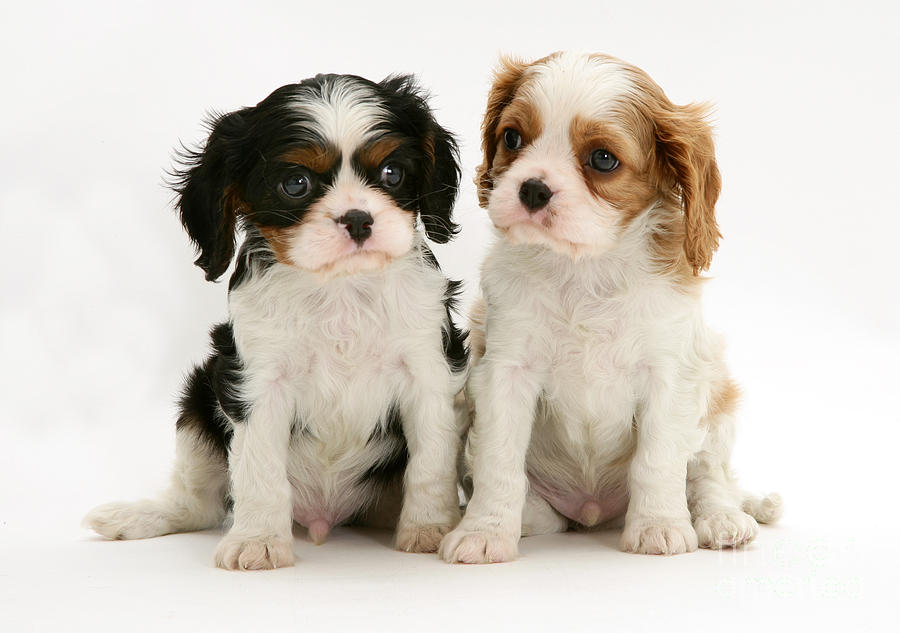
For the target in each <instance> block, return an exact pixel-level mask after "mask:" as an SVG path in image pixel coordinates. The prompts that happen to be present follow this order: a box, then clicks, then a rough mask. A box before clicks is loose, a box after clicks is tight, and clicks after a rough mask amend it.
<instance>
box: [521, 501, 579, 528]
mask: <svg viewBox="0 0 900 633" xmlns="http://www.w3.org/2000/svg"><path fill="white" fill-rule="evenodd" d="M568 529H569V520H568V519H567V518H566V517H564V516H563V515H561V514H560V513H559V512H557V511H556V510H554V509H553V506H551V505H550V504H549V503H547V500H546V499H544V498H543V497H542V496H541V495H539V494H538V493H536V492H535V491H534V490H529V491H528V494H527V496H526V497H525V508H524V509H523V510H522V536H539V535H541V534H555V533H556V532H565V531H566V530H568Z"/></svg>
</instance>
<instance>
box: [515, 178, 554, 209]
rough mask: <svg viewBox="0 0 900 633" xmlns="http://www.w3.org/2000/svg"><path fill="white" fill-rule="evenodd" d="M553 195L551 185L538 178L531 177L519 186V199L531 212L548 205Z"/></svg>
mask: <svg viewBox="0 0 900 633" xmlns="http://www.w3.org/2000/svg"><path fill="white" fill-rule="evenodd" d="M552 197H553V192H552V191H550V187H548V186H547V185H545V184H544V182H543V181H542V180H538V179H537V178H529V179H528V180H526V181H525V182H523V183H522V186H521V187H519V200H520V201H521V202H522V204H523V205H525V208H526V209H528V212H529V213H535V212H536V211H540V210H541V209H543V208H544V207H546V206H547V203H548V202H550V198H552Z"/></svg>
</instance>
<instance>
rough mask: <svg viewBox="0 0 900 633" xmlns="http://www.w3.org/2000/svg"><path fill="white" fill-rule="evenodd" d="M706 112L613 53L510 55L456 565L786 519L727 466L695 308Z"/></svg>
mask: <svg viewBox="0 0 900 633" xmlns="http://www.w3.org/2000/svg"><path fill="white" fill-rule="evenodd" d="M704 113H705V111H704V108H703V107H700V106H697V105H689V106H676V105H673V104H672V102H670V101H669V99H668V98H666V95H665V94H664V93H663V91H662V90H661V89H660V88H659V87H658V86H657V85H656V84H655V83H654V82H653V81H652V80H651V79H650V78H649V77H648V76H647V75H646V74H645V73H644V72H642V71H641V70H639V69H638V68H635V67H634V66H631V65H628V64H626V63H623V62H621V61H619V60H617V59H614V58H611V57H606V56H601V55H586V56H577V55H572V54H566V53H557V54H554V55H551V56H549V57H547V58H545V59H542V60H539V61H537V62H535V63H531V64H527V63H520V62H517V61H513V60H504V61H503V62H502V63H501V67H500V68H499V70H498V71H497V73H496V81H495V83H494V85H493V88H492V90H491V92H490V96H489V98H488V107H487V112H486V114H485V118H484V124H483V133H484V136H483V143H482V145H483V151H484V163H483V164H482V166H481V167H480V169H479V171H478V175H477V185H478V195H479V199H480V202H481V205H482V206H484V207H486V208H487V210H488V213H489V214H490V218H491V220H492V222H493V224H494V226H495V227H496V228H497V231H498V232H499V234H500V236H501V237H502V239H500V240H498V242H497V243H496V244H495V245H494V247H493V248H492V250H491V251H490V254H489V255H488V257H487V259H486V261H485V262H484V266H483V269H482V279H481V285H482V290H483V297H484V303H483V304H482V305H481V306H480V308H477V309H476V314H475V318H474V319H473V321H474V325H473V327H474V329H475V331H473V337H472V349H473V351H474V352H475V353H474V354H473V356H480V359H475V360H474V362H476V363H477V364H476V365H475V366H474V368H473V370H472V373H471V377H470V380H469V383H468V387H467V390H468V396H469V398H470V403H471V404H473V405H474V414H475V419H474V422H473V427H472V430H471V433H470V436H469V445H468V448H467V452H468V453H469V457H470V460H471V468H472V473H471V475H472V479H473V483H474V495H473V496H472V497H471V500H470V502H469V505H468V508H467V511H466V515H465V517H464V518H463V520H462V522H461V523H460V525H459V526H458V527H457V528H456V529H455V530H454V531H453V532H451V533H450V534H449V535H447V537H445V538H444V541H443V543H442V545H441V555H442V556H443V558H444V559H446V560H447V561H451V562H457V561H458V562H468V563H481V562H497V561H505V560H510V559H512V558H514V557H515V556H516V553H517V543H518V539H519V536H520V533H524V534H526V535H527V534H540V533H546V532H555V531H562V530H565V529H567V528H568V527H569V526H570V525H582V526H594V525H599V524H603V523H606V524H609V523H610V522H612V521H613V520H615V519H617V518H621V517H622V515H624V532H623V534H622V539H621V547H622V548H623V549H624V550H627V551H630V552H641V553H647V554H676V553H680V552H687V551H690V550H693V549H695V548H696V547H697V545H698V540H699V545H700V546H701V547H713V548H715V547H723V546H739V545H742V544H744V543H747V542H749V541H750V540H752V539H753V538H754V536H755V535H756V532H757V521H763V522H766V521H772V520H774V519H776V518H777V517H778V515H779V513H780V503H781V502H780V499H779V498H778V497H776V496H774V495H773V496H770V497H768V498H765V499H759V498H750V497H746V496H745V495H743V494H742V493H741V492H740V491H739V489H738V488H737V486H736V483H735V481H734V479H733V478H732V476H731V474H730V473H729V465H728V461H729V454H730V451H731V444H732V438H733V434H734V423H733V414H734V410H735V404H736V401H737V395H738V390H737V387H736V386H735V384H734V383H733V382H732V380H731V378H730V377H729V374H728V370H727V369H726V367H725V364H724V362H723V360H722V344H721V342H720V341H719V339H718V338H717V337H716V336H714V335H713V334H712V333H711V332H710V331H709V330H707V328H706V327H705V326H704V324H703V321H702V318H701V314H700V312H701V310H700V309H701V302H700V291H701V287H702V283H701V281H702V280H701V279H700V277H699V276H698V275H699V273H700V272H701V271H702V270H704V269H706V268H707V267H708V266H709V264H710V259H711V257H712V254H713V251H715V249H716V246H717V243H718V240H719V237H720V236H719V231H718V228H717V226H716V220H715V217H714V205H715V202H716V198H717V197H718V194H719V172H718V169H717V168H716V162H715V157H714V151H713V142H712V136H711V133H710V128H709V126H708V125H707V124H706V122H705V121H704ZM523 510H524V512H523Z"/></svg>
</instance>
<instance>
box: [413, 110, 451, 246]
mask: <svg viewBox="0 0 900 633" xmlns="http://www.w3.org/2000/svg"><path fill="white" fill-rule="evenodd" d="M425 155H426V157H427V158H428V159H429V160H426V163H425V168H426V171H425V177H424V178H423V180H422V183H423V186H422V190H421V191H420V193H419V215H420V216H421V218H422V224H423V225H424V226H425V234H426V235H427V236H428V239H430V240H431V241H432V242H437V243H438V244H444V243H446V242H449V241H450V239H451V238H452V237H453V236H454V235H456V234H457V233H459V226H458V225H457V224H455V223H454V222H453V204H454V203H455V202H456V194H457V193H458V192H459V174H460V169H459V148H458V147H457V146H456V141H455V140H454V138H453V136H452V135H451V134H450V132H448V131H447V130H445V129H444V128H442V127H441V126H440V125H438V124H437V122H436V121H435V120H434V118H433V117H432V119H431V131H430V134H429V135H428V136H427V137H426V143H425Z"/></svg>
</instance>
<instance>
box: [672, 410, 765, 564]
mask: <svg viewBox="0 0 900 633" xmlns="http://www.w3.org/2000/svg"><path fill="white" fill-rule="evenodd" d="M703 425H704V426H707V427H708V429H709V431H708V433H707V435H706V439H705V440H704V442H703V447H702V448H701V449H700V452H698V453H697V454H696V455H695V456H694V458H693V459H692V460H691V461H690V462H689V463H688V470H687V497H688V505H689V507H690V509H691V516H692V518H693V521H694V530H696V532H697V538H698V541H699V544H700V547H705V548H710V549H721V548H723V547H740V546H742V545H746V544H747V543H749V542H751V541H752V540H753V539H754V538H756V534H757V531H758V525H757V520H756V516H754V515H758V517H759V518H760V519H763V522H771V521H774V520H776V519H777V518H778V516H779V515H780V511H781V498H780V497H778V496H777V495H772V496H769V497H766V498H765V499H757V498H752V497H751V498H745V495H744V494H743V493H742V492H741V491H740V490H739V489H738V486H737V482H736V481H735V479H734V477H733V475H732V474H731V471H730V468H729V464H728V462H729V459H730V457H731V448H732V445H733V441H734V421H733V418H732V415H731V413H730V411H729V412H727V413H726V412H720V413H717V414H714V415H711V416H708V417H707V418H706V420H705V421H704V422H703Z"/></svg>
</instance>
